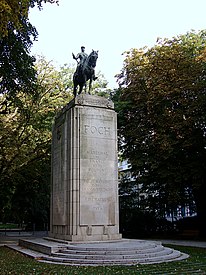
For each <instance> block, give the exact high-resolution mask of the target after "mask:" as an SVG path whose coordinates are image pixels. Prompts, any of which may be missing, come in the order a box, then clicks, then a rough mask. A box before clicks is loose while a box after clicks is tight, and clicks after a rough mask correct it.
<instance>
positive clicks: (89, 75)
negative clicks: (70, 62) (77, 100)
mask: <svg viewBox="0 0 206 275" xmlns="http://www.w3.org/2000/svg"><path fill="white" fill-rule="evenodd" d="M97 58H98V51H94V50H92V52H91V53H90V55H89V56H88V57H87V58H86V59H85V61H84V63H83V64H82V65H81V66H80V67H79V68H77V70H76V71H75V73H74V76H73V84H74V89H73V94H74V97H76V95H77V87H78V86H79V91H78V94H79V95H80V94H81V92H82V90H83V87H85V92H86V84H87V81H88V80H89V90H88V93H89V94H90V91H91V87H92V81H93V80H95V79H96V78H95V72H94V69H95V67H96V62H97Z"/></svg>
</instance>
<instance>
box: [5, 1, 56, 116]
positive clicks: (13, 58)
mask: <svg viewBox="0 0 206 275" xmlns="http://www.w3.org/2000/svg"><path fill="white" fill-rule="evenodd" d="M46 2H49V3H54V2H57V1H53V0H32V1H29V0H22V1H17V0H12V1H8V0H2V1H1V3H0V10H1V12H0V19H1V26H0V56H1V57H0V94H1V95H2V94H3V95H6V96H5V97H4V101H1V105H0V112H7V108H8V105H9V104H10V102H11V101H12V102H15V103H16V105H18V107H20V105H21V100H20V99H19V98H17V97H16V94H17V93H18V92H20V91H21V92H24V93H26V94H28V93H30V94H33V95H34V96H35V94H36V93H35V91H36V86H35V83H36V72H35V69H34V62H35V58H34V57H33V56H30V48H31V46H32V44H33V40H35V39H36V38H37V31H36V29H35V28H34V27H33V26H32V25H31V24H30V22H29V20H28V11H29V8H32V7H34V6H35V4H37V6H38V7H39V9H41V8H42V3H46Z"/></svg>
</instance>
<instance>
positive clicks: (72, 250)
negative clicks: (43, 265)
mask: <svg viewBox="0 0 206 275" xmlns="http://www.w3.org/2000/svg"><path fill="white" fill-rule="evenodd" d="M10 248H12V249H15V250H18V251H19V252H21V253H24V254H26V255H29V256H31V257H33V258H35V259H36V260H38V261H40V262H47V263H52V264H65V265H85V266H92V265H94V266H98V265H135V264H152V263H162V262H170V261H177V260H183V259H186V258H188V255H187V254H184V253H181V252H179V251H177V250H174V249H171V248H168V247H164V246H163V245H162V244H161V243H160V242H156V241H143V240H127V239H123V240H121V241H118V242H114V241H106V242H79V243H73V242H67V243H66V242H65V243H62V242H59V243H58V242H52V241H51V240H45V239H31V240H21V241H20V242H19V246H18V245H15V246H13V247H10Z"/></svg>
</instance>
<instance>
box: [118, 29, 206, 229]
mask: <svg viewBox="0 0 206 275" xmlns="http://www.w3.org/2000/svg"><path fill="white" fill-rule="evenodd" d="M118 81H119V83H120V85H121V89H120V90H119V102H118V103H117V110H118V112H119V123H120V124H119V134H120V136H121V140H122V143H121V149H122V150H123V152H124V156H125V158H128V159H129V160H130V162H131V164H132V167H133V173H134V174H136V175H138V176H139V177H138V179H139V181H140V182H142V183H144V186H145V188H146V189H148V188H154V186H155V188H156V189H157V190H159V191H161V192H165V194H167V196H166V200H167V203H168V204H169V203H170V204H171V205H173V204H176V205H177V204H178V203H182V202H183V201H184V198H183V197H182V195H181V194H182V193H183V190H184V189H185V188H190V189H191V190H192V193H193V195H194V197H195V202H196V206H197V213H198V216H199V219H200V221H201V230H202V232H204V234H206V222H205V221H206V200H205V196H206V173H205V171H206V136H205V134H206V115H205V114H206V104H205V102H206V32H205V31H200V32H198V33H195V32H194V31H191V32H190V33H187V34H186V35H181V36H178V37H174V38H173V39H158V41H157V44H156V45H155V46H154V47H152V48H151V49H148V48H144V49H139V50H138V49H132V50H131V51H128V52H127V53H126V58H125V61H124V66H123V69H122V72H121V74H120V75H119V78H118Z"/></svg>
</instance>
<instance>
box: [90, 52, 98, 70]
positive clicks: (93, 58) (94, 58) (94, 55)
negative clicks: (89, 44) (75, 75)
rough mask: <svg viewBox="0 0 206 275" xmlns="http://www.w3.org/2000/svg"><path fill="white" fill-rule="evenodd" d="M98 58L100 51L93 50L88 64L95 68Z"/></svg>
mask: <svg viewBox="0 0 206 275" xmlns="http://www.w3.org/2000/svg"><path fill="white" fill-rule="evenodd" d="M97 58H98V51H94V50H92V52H91V53H90V55H89V56H88V65H89V66H91V67H93V68H95V67H96V63H97Z"/></svg>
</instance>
